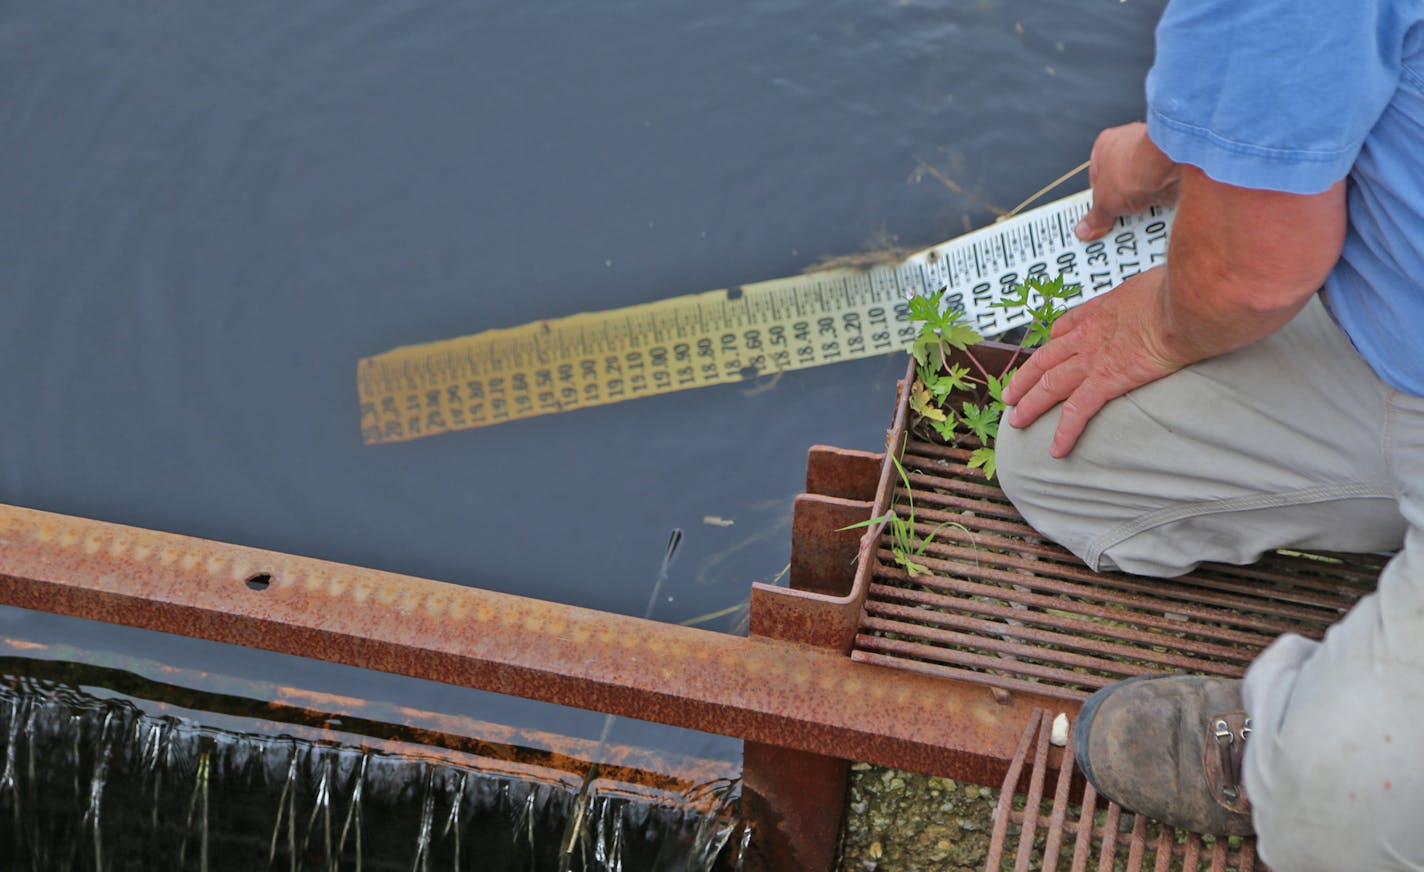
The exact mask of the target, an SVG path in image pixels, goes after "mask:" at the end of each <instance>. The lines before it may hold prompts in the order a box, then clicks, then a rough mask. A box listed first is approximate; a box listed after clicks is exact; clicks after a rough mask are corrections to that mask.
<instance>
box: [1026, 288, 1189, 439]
mask: <svg viewBox="0 0 1424 872" xmlns="http://www.w3.org/2000/svg"><path fill="white" fill-rule="evenodd" d="M1166 279H1167V270H1166V268H1165V267H1156V268H1153V269H1150V270H1148V271H1147V272H1144V273H1140V274H1138V275H1136V276H1133V277H1132V278H1130V279H1128V280H1127V281H1125V282H1123V283H1122V284H1121V285H1120V286H1118V287H1117V288H1114V289H1113V290H1112V291H1111V292H1109V293H1106V294H1104V295H1102V296H1101V297H1096V298H1094V299H1092V300H1089V301H1088V302H1086V303H1083V304H1082V305H1080V306H1077V307H1075V308H1073V309H1069V310H1068V311H1067V312H1064V313H1063V314H1062V315H1060V316H1058V320H1057V321H1056V322H1055V323H1054V325H1053V333H1052V336H1051V337H1050V339H1049V341H1048V342H1047V343H1046V344H1045V345H1044V346H1043V347H1041V348H1039V349H1038V350H1036V351H1035V352H1034V353H1033V355H1032V356H1031V357H1030V358H1029V359H1028V361H1027V362H1026V363H1025V364H1024V365H1023V366H1022V367H1021V368H1020V369H1019V371H1018V373H1017V374H1015V375H1014V377H1013V380H1012V381H1010V382H1009V386H1008V388H1007V389H1005V391H1004V402H1005V403H1007V404H1008V405H1010V406H1014V407H1015V408H1014V409H1013V411H1012V413H1011V414H1010V415H1009V419H1008V421H1009V425H1010V426H1013V427H1027V426H1028V425H1029V424H1032V423H1033V422H1034V421H1035V420H1037V419H1038V417H1039V416H1040V415H1042V414H1043V413H1044V412H1046V411H1048V410H1049V409H1051V408H1053V407H1054V406H1056V405H1058V404H1059V403H1060V402H1061V403H1063V412H1062V414H1061V416H1060V417H1059V419H1058V429H1057V431H1056V432H1055V433H1054V436H1053V443H1052V445H1051V446H1050V448H1049V453H1050V454H1052V455H1053V456H1054V457H1064V456H1066V455H1067V454H1068V452H1070V451H1072V450H1073V446H1074V444H1076V443H1077V441H1078V437H1079V435H1081V434H1082V432H1083V428H1084V427H1086V426H1087V424H1088V421H1090V420H1092V418H1093V416H1094V415H1096V414H1097V413H1098V412H1099V410H1101V409H1102V408H1103V406H1105V405H1107V403H1108V401H1109V400H1112V399H1115V398H1117V397H1120V396H1122V395H1123V394H1125V393H1127V392H1128V391H1130V390H1133V389H1134V388H1138V387H1141V386H1142V385H1145V384H1148V383H1149V382H1154V381H1156V380H1157V379H1159V378H1162V377H1164V376H1167V375H1170V374H1172V373H1173V372H1176V371H1177V370H1179V369H1181V368H1182V367H1184V366H1186V365H1187V364H1188V363H1191V362H1192V361H1191V360H1190V359H1187V358H1189V357H1190V355H1184V354H1182V353H1180V352H1174V351H1173V350H1172V349H1170V348H1169V347H1168V346H1169V343H1168V342H1167V339H1166V335H1165V333H1164V331H1163V324H1164V319H1166V318H1168V317H1169V310H1168V307H1167V306H1166V301H1165V297H1164V295H1165V294H1166V287H1165V283H1166Z"/></svg>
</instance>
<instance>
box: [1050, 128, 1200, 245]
mask: <svg viewBox="0 0 1424 872" xmlns="http://www.w3.org/2000/svg"><path fill="white" fill-rule="evenodd" d="M1088 181H1089V183H1090V184H1092V186H1093V208H1092V210H1091V211H1089V212H1088V214H1087V215H1084V216H1083V220H1082V221H1080V222H1078V226H1077V227H1075V228H1074V233H1076V234H1077V235H1078V238H1079V239H1081V240H1083V241H1084V242H1087V241H1089V240H1092V239H1097V238H1098V237H1100V236H1103V235H1105V234H1106V233H1107V232H1108V231H1109V230H1111V229H1112V226H1113V222H1114V221H1116V220H1117V219H1118V218H1119V217H1121V216H1123V215H1133V214H1136V213H1138V212H1141V211H1143V210H1144V209H1147V208H1148V207H1149V206H1171V205H1173V204H1174V203H1176V202H1177V192H1178V190H1179V188H1180V187H1181V182H1182V171H1181V167H1180V166H1179V165H1178V164H1175V163H1173V162H1172V159H1171V158H1169V157H1167V155H1165V154H1163V152H1162V150H1161V149H1159V148H1158V147H1157V146H1156V145H1154V144H1153V142H1152V140H1151V139H1150V138H1148V136H1147V125H1146V124H1143V123H1142V122H1140V121H1137V122H1133V123H1132V124H1124V125H1122V126H1121V127H1109V128H1108V129H1107V130H1104V131H1103V132H1102V133H1099V134H1098V138H1097V141H1096V142H1094V143H1093V153H1092V155H1091V158H1090V161H1089V164H1088Z"/></svg>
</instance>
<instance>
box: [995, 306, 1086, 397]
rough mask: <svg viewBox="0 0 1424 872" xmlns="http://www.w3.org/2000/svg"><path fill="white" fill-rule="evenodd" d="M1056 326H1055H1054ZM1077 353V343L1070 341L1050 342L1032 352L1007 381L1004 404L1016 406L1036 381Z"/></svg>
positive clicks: (1055, 340)
mask: <svg viewBox="0 0 1424 872" xmlns="http://www.w3.org/2000/svg"><path fill="white" fill-rule="evenodd" d="M1055 326H1056V325H1055ZM1076 352H1077V343H1075V342H1072V341H1059V340H1057V339H1054V340H1051V341H1050V342H1049V343H1048V344H1047V345H1044V346H1043V347H1041V348H1037V349H1035V350H1034V352H1033V354H1031V355H1029V358H1028V360H1026V361H1024V363H1023V365H1022V366H1020V367H1019V370H1018V372H1016V373H1014V377H1013V378H1011V379H1009V386H1008V387H1006V388H1004V402H1005V403H1006V404H1008V405H1010V406H1013V405H1016V404H1017V403H1018V402H1019V401H1020V400H1021V399H1023V397H1024V395H1025V394H1027V393H1028V392H1029V391H1031V390H1033V387H1034V385H1036V384H1038V380H1039V379H1041V378H1043V374H1044V373H1045V372H1047V371H1048V370H1050V369H1052V368H1053V367H1055V366H1058V365H1059V364H1060V363H1062V362H1063V361H1065V360H1067V359H1068V358H1070V357H1072V356H1073V355H1074V354H1075V353H1076Z"/></svg>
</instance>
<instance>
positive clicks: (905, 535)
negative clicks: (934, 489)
mask: <svg viewBox="0 0 1424 872" xmlns="http://www.w3.org/2000/svg"><path fill="white" fill-rule="evenodd" d="M890 460H891V461H893V462H894V464H895V471H896V472H898V473H900V483H901V484H903V485H904V486H905V494H906V510H905V514H904V516H901V515H900V513H899V512H898V511H896V507H895V506H891V507H890V510H889V511H888V512H886V513H885V514H883V515H880V516H879V517H876V518H870V519H869V520H866V521H861V522H860V523H857V524H851V525H850V526H848V527H842V528H841V529H842V530H858V529H860V528H862V527H875V526H879V525H881V524H884V525H885V527H886V529H888V530H889V531H890V540H891V546H890V551H891V553H892V554H894V555H895V562H896V563H898V564H900V566H901V568H903V569H904V570H905V572H906V574H908V575H909V576H910V577H911V578H914V577H915V576H917V575H929V574H930V569H929V567H928V566H925V565H924V564H923V563H921V562H919V559H920V558H921V557H923V556H924V554H925V549H926V548H928V547H929V546H930V543H931V542H933V541H934V537H935V535H936V534H938V533H939V531H940V530H943V529H944V528H945V527H949V526H954V527H959V528H960V529H961V530H962V529H964V528H963V527H962V526H960V525H959V524H955V523H954V522H953V521H945V522H944V523H942V524H939V525H938V526H936V527H935V528H934V529H933V530H931V531H930V533H929V535H928V536H926V537H925V538H923V539H920V540H918V541H917V540H916V539H915V496H914V491H913V490H911V488H910V476H909V474H908V473H906V472H905V467H904V466H902V465H901V463H900V459H899V458H898V457H896V456H895V455H894V454H891V455H890Z"/></svg>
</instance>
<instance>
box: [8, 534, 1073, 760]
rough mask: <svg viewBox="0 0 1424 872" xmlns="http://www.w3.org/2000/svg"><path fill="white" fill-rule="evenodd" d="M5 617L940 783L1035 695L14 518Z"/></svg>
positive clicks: (176, 539) (832, 655) (993, 745)
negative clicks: (138, 635) (494, 698)
mask: <svg viewBox="0 0 1424 872" xmlns="http://www.w3.org/2000/svg"><path fill="white" fill-rule="evenodd" d="M0 602H3V603H4V604H7V605H11V606H18V607H21V608H28V609H38V610H42V611H51V612H56V613H60V614H66V615H73V616H76V617H81V618H89V619H93V620H100V621H107V622H111V623H118V624H128V625H131V626H135V627H142V628H145V629H149V630H157V631H162V632H170V633H179V634H182V635H187V636H194V637H198V638H204V639H210V640H214V641H218V642H226V643H231V644H236V645H245V646H250V647H256V648H266V649H269V650H273V651H278V652H282V653H287V654H294V655H300V656H305V657H314V658H318V659H322V660H330V661H334V662H339V663H346V664H350V665H355V666H361V667H366V668H371V669H377V670H382V671H386V672H392V673H398V674H403V675H409V676H414V677H418V678H426V679H431V680H435V681H441V682H445V683H448V684H455V685H462V686H466V687H472V688H477V689H481V690H489V691H496V692H499V693H506V694H513V695H516V696H522V697H527V698H531V699H537V700H543V701H546V702H553V703H558V704H563V705H570V706H577V707H580V708H586V709H592V710H596V711H601V712H608V713H611V714H617V715H625V716H629V717H635V718H641V719H644V720H650V721H657V722H660V723H665V724H672V725H675V726H680V727H689V728H693V729H698V730H704V731H708V732H716V733H722V734H724V735H729V736H735V737H739V738H743V739H748V740H753V741H756V742H763V743H767V744H771V745H776V746H780V747H786V748H793V749H796V750H802V751H810V752H814V753H821V754H829V755H832V756H835V757H840V758H851V759H858V760H865V761H868V762H872V763H879V764H882V765H889V766H901V767H905V768H913V769H917V770H920V771H923V772H927V773H931V774H950V773H963V772H965V771H979V772H1002V767H1003V763H1004V762H1005V761H1007V760H1008V759H1009V757H1010V756H1011V755H1012V753H1013V737H1012V735H1011V734H1007V733H1008V731H1005V730H1002V729H999V728H998V727H999V726H1000V725H1002V724H1003V723H1005V721H1006V719H1007V720H1009V721H1010V722H1013V721H1016V720H1022V719H1023V718H1024V717H1026V716H1027V715H1028V713H1029V711H1030V710H1031V707H1032V706H1033V705H1035V704H1038V705H1050V706H1051V705H1054V703H1052V701H1051V700H1049V699H1048V698H1046V697H1042V696H1035V695H1033V694H1031V693H1029V694H1023V695H1020V696H1018V697H1017V698H1016V699H1015V700H1013V701H1012V702H1010V703H1008V704H1004V703H999V702H995V701H994V700H993V698H992V697H991V696H990V695H989V694H988V693H986V692H985V691H984V689H983V688H982V687H975V686H972V685H963V684H955V683H951V682H944V681H940V680H936V679H935V678H932V677H930V676H926V675H921V674H917V673H915V672H912V671H907V670H904V669H897V668H892V667H888V666H881V665H875V664H869V663H861V662H855V661H854V660H852V659H850V658H847V657H845V656H844V654H842V653H840V652H836V651H828V650H824V649H818V648H815V647H812V646H809V645H803V644H797V643H794V642H787V641H780V640H775V639H766V638H756V637H752V638H741V637H734V636H727V635H723V634H719V633H713V632H709V631H704V630H697V629H693V628H688V627H679V626H672V625H667V624H661V623H656V622H651V621H645V620H640V619H636V618H629V617H625V616H622V615H615V614H609V613H605V612H598V611H594V610H590V609H581V608H575V607H571V606H566V605H560V604H554V603H546V602H541V601H537V600H531V599H526V598H522V597H517V596H510V595H506V594H500V593H494V592H490V591H484V590H479V589H475V588H470V587H464V586H461V585H456V584H448V583H442V582H437V581H429V580H425V579H419V578H413V577H409V576H401V575H396V574H393V573H387V572H380V571H376V570H371V569H362V568H357V567H352V566H345V565H341V564H336V563H330V562H326V561H321V560H314V559H310V558H304V557H296V556H292V555H287V554H280V553H276V552H271V551H263V550H259V549H255V548H247V547H243V546H237V545H229V544H224V543H218V542H211V541H206V540H201V539H194V538H189V537H184V536H178V535H174V534H169V533H159V532H153V531H146V530H140V529H135V528H131V527H124V526H120V525H116V524H109V523H104V522H99V521H91V520H84V519H80V518H72V517H68V516H63V515H55V514H49V513H45V512H39V511H35V510H31V509H24V508H17V507H10V506H0Z"/></svg>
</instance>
